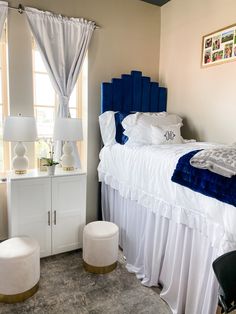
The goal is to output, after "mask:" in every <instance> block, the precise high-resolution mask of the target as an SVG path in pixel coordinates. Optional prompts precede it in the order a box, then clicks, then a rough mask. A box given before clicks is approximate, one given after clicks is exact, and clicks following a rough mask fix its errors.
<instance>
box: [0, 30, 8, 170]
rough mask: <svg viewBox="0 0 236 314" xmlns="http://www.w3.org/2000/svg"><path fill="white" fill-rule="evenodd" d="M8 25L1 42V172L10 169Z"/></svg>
mask: <svg viewBox="0 0 236 314" xmlns="http://www.w3.org/2000/svg"><path fill="white" fill-rule="evenodd" d="M6 34H7V30H6V24H5V27H4V29H3V32H2V38H1V40H0V172H4V171H5V170H8V169H9V144H8V143H6V142H3V138H2V135H3V121H4V118H5V117H6V116H7V113H8V100H7V57H6V51H7V43H6V38H7V36H6Z"/></svg>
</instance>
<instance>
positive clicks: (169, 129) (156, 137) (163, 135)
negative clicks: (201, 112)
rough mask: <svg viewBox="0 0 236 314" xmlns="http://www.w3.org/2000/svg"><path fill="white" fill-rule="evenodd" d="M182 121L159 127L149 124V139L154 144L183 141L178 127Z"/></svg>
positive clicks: (179, 142)
mask: <svg viewBox="0 0 236 314" xmlns="http://www.w3.org/2000/svg"><path fill="white" fill-rule="evenodd" d="M181 126H182V123H178V124H172V125H165V126H164V125H163V126H161V127H157V126H153V125H152V126H151V141H152V144H154V145H159V144H181V143H183V140H182V136H181V133H180V128H181Z"/></svg>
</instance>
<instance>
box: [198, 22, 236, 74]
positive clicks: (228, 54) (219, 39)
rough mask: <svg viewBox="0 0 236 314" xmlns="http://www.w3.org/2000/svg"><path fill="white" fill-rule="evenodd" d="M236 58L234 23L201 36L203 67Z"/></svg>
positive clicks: (235, 26)
mask: <svg viewBox="0 0 236 314" xmlns="http://www.w3.org/2000/svg"><path fill="white" fill-rule="evenodd" d="M235 60H236V24H233V25H230V26H227V27H224V28H222V29H219V30H217V31H215V32H213V33H210V34H207V35H205V36H203V38H202V59H201V66H202V67H203V68H205V67H208V66H211V65H217V64H222V63H224V62H229V61H235Z"/></svg>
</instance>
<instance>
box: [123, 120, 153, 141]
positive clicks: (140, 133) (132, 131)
mask: <svg viewBox="0 0 236 314" xmlns="http://www.w3.org/2000/svg"><path fill="white" fill-rule="evenodd" d="M123 133H124V134H125V135H126V136H128V138H129V139H128V141H127V142H126V143H127V144H134V143H135V144H152V137H151V127H150V126H145V125H138V124H136V125H134V126H132V127H129V128H128V129H126V130H125V131H124V132H123Z"/></svg>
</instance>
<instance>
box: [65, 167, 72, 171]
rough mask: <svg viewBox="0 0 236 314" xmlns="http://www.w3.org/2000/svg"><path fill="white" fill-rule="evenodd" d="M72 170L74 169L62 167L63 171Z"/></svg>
mask: <svg viewBox="0 0 236 314" xmlns="http://www.w3.org/2000/svg"><path fill="white" fill-rule="evenodd" d="M74 169H75V168H74V167H63V170H64V171H73V170H74Z"/></svg>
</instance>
